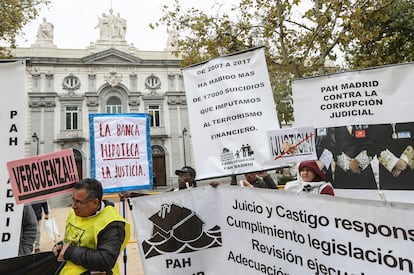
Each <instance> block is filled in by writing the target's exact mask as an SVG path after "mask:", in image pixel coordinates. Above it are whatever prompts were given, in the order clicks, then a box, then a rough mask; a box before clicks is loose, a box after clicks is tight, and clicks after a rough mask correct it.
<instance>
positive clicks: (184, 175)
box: [174, 166, 197, 191]
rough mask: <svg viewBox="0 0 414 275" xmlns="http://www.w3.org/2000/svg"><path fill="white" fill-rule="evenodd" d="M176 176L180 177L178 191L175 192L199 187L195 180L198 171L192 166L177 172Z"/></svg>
mask: <svg viewBox="0 0 414 275" xmlns="http://www.w3.org/2000/svg"><path fill="white" fill-rule="evenodd" d="M175 174H176V175H177V176H178V189H177V188H176V189H174V191H178V190H183V189H189V188H191V187H197V182H196V180H195V177H196V170H194V168H192V167H190V166H184V167H183V168H181V169H178V170H175Z"/></svg>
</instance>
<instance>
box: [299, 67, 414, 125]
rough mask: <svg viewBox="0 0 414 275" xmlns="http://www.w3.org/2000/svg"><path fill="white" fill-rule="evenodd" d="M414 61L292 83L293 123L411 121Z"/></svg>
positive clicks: (346, 123) (348, 123) (328, 123)
mask: <svg viewBox="0 0 414 275" xmlns="http://www.w3.org/2000/svg"><path fill="white" fill-rule="evenodd" d="M413 75H414V63H406V64H398V65H392V66H386V67H380V68H370V69H367V70H361V71H352V72H345V73H338V74H332V75H327V76H320V77H313V78H305V79H298V80H294V81H293V82H292V93H293V102H294V113H295V123H294V124H295V126H297V127H300V126H313V127H315V128H322V127H337V126H345V125H356V124H381V123H398V122H411V121H413V116H412V100H411V98H412V97H413V96H412V88H413V84H414V78H413Z"/></svg>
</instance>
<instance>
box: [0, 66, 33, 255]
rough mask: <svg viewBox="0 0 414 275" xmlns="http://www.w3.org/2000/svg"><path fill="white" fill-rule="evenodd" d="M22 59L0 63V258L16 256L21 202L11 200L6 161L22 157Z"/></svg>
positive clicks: (24, 126) (23, 135) (23, 121)
mask: <svg viewBox="0 0 414 275" xmlns="http://www.w3.org/2000/svg"><path fill="white" fill-rule="evenodd" d="M25 68H26V65H25V61H24V60H23V61H22V60H18V61H15V62H7V63H3V62H2V63H0V86H1V96H2V97H3V99H4V100H1V101H0V118H1V121H2V129H3V130H2V131H1V133H0V140H1V143H0V144H1V145H0V149H1V150H0V151H1V156H0V167H1V173H0V190H1V198H0V209H1V210H0V238H1V246H0V259H4V258H9V257H14V256H17V252H18V249H19V239H20V227H21V220H22V213H23V206H22V205H17V204H16V203H15V201H14V197H13V192H12V188H11V186H10V181H9V176H8V173H7V166H6V163H7V162H8V161H10V160H11V159H12V158H22V157H24V141H25V129H26V111H25V110H26V106H27V104H26V101H27V99H26V93H25V86H24V85H25Z"/></svg>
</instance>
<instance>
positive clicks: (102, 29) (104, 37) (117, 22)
mask: <svg viewBox="0 0 414 275" xmlns="http://www.w3.org/2000/svg"><path fill="white" fill-rule="evenodd" d="M109 12H110V14H109V15H106V14H105V13H103V14H102V17H98V20H99V21H98V25H97V26H96V28H99V35H100V37H99V40H101V41H108V40H118V41H124V40H125V33H126V28H127V22H126V20H125V19H123V18H121V16H120V14H119V13H118V14H117V15H116V16H115V15H113V14H112V10H110V11H109Z"/></svg>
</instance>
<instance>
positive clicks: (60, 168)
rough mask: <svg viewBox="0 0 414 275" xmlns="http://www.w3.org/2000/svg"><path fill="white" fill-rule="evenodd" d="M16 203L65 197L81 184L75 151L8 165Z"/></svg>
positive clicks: (67, 150)
mask: <svg viewBox="0 0 414 275" xmlns="http://www.w3.org/2000/svg"><path fill="white" fill-rule="evenodd" d="M7 168H8V172H9V176H10V183H11V186H12V189H13V195H14V198H15V200H16V203H18V204H19V203H29V202H33V201H39V200H43V199H47V198H51V197H54V196H56V195H59V194H65V193H68V192H70V191H72V189H73V184H74V183H75V182H77V181H79V178H78V170H77V169H76V162H75V157H74V156H73V150H72V149H65V150H61V151H57V152H53V153H48V154H43V155H37V156H33V157H27V158H23V159H19V160H14V161H9V162H7Z"/></svg>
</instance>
